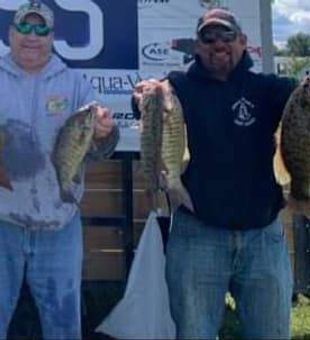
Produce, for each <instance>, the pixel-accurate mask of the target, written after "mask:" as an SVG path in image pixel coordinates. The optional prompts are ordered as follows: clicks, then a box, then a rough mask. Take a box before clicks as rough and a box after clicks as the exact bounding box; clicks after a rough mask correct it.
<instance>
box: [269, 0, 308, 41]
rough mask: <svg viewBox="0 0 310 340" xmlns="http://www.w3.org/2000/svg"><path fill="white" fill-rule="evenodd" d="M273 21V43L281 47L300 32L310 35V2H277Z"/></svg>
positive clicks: (293, 0) (273, 8) (273, 7)
mask: <svg viewBox="0 0 310 340" xmlns="http://www.w3.org/2000/svg"><path fill="white" fill-rule="evenodd" d="M272 21H273V25H272V30H273V41H274V43H275V45H277V46H279V47H284V46H285V43H286V41H287V39H288V38H289V37H290V36H292V35H294V34H296V33H298V32H303V33H306V34H310V0H275V1H274V4H273V6H272Z"/></svg>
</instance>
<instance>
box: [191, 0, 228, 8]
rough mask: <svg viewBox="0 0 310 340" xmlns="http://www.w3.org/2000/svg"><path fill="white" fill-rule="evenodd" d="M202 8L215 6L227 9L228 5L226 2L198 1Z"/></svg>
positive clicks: (213, 0) (217, 0)
mask: <svg viewBox="0 0 310 340" xmlns="http://www.w3.org/2000/svg"><path fill="white" fill-rule="evenodd" d="M198 1H199V4H200V6H201V7H205V8H209V7H214V6H221V7H226V6H227V5H228V4H227V2H228V1H226V0H198Z"/></svg>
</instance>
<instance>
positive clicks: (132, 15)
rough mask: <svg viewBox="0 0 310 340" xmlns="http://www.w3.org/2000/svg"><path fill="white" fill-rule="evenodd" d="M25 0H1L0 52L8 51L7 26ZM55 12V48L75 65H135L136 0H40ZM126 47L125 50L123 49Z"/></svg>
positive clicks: (126, 67)
mask: <svg viewBox="0 0 310 340" xmlns="http://www.w3.org/2000/svg"><path fill="white" fill-rule="evenodd" d="M25 2H26V0H0V17H1V21H0V55H3V54H5V53H6V52H7V51H8V35H7V33H8V28H9V25H10V23H11V22H12V18H13V14H14V11H15V10H16V8H17V7H18V6H19V5H21V4H22V3H25ZM43 2H44V3H46V4H47V5H49V6H50V7H51V8H52V10H53V11H54V13H55V43H54V47H55V50H56V52H57V53H58V54H59V55H60V56H61V57H62V58H63V59H64V60H65V61H66V62H67V64H68V65H70V66H72V67H77V68H87V69H91V68H104V69H137V68H138V55H137V53H138V10H137V1H136V0H113V1H110V0H45V1H44V0H43ZM124 51H126V53H124Z"/></svg>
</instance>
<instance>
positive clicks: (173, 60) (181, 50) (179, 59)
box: [141, 38, 194, 67]
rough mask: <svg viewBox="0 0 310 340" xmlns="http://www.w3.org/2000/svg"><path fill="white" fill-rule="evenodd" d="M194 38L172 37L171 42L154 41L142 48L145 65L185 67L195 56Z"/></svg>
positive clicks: (142, 61)
mask: <svg viewBox="0 0 310 340" xmlns="http://www.w3.org/2000/svg"><path fill="white" fill-rule="evenodd" d="M193 49H194V39H191V38H189V39H187V38H180V39H172V40H171V41H170V42H154V43H149V44H146V45H144V46H143V47H142V48H141V55H142V60H141V63H142V64H143V65H144V66H177V67H183V66H185V65H187V64H188V63H189V62H191V61H192V60H193V58H194V56H193V54H194V51H193Z"/></svg>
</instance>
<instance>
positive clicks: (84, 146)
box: [52, 105, 95, 203]
mask: <svg viewBox="0 0 310 340" xmlns="http://www.w3.org/2000/svg"><path fill="white" fill-rule="evenodd" d="M94 126H95V112H94V107H93V106H91V105H88V106H87V107H85V108H81V109H80V110H79V111H77V112H76V113H74V114H73V115H72V116H71V117H69V118H68V119H67V120H66V122H65V124H64V126H63V127H61V129H60V131H59V133H58V135H57V139H56V143H55V146H54V150H53V153H52V162H53V164H54V166H55V169H56V174H57V178H58V183H59V188H60V197H61V199H62V200H63V201H64V202H70V203H77V202H76V199H75V197H74V195H73V193H72V191H71V188H72V185H73V183H74V182H76V183H79V182H80V181H81V179H80V178H79V170H80V167H81V164H82V162H83V160H84V158H85V155H86V154H87V152H88V150H89V149H90V147H91V144H92V140H93V135H94V129H95V128H94Z"/></svg>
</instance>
